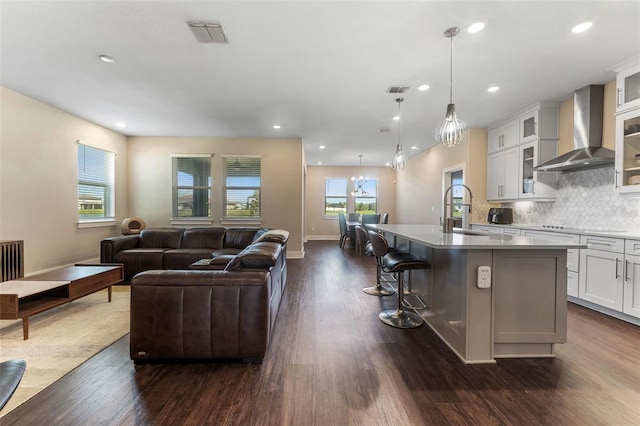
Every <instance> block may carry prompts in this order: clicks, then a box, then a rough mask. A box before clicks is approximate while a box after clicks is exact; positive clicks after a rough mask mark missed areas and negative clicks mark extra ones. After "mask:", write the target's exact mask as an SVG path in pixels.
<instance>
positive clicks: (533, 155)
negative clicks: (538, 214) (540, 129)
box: [518, 139, 558, 199]
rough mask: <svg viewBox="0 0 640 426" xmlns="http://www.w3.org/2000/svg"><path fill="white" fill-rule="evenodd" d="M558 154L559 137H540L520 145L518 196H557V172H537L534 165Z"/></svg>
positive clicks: (539, 197) (525, 197)
mask: <svg viewBox="0 0 640 426" xmlns="http://www.w3.org/2000/svg"><path fill="white" fill-rule="evenodd" d="M557 155H558V140H557V139H539V140H535V141H533V142H529V143H526V144H522V145H520V153H519V162H520V163H519V165H518V198H520V199H527V198H535V199H541V198H546V199H551V198H555V196H556V183H557V179H558V177H557V173H546V172H537V171H535V170H534V167H536V166H537V165H538V164H541V163H544V162H546V161H549V160H551V159H552V158H555V157H557Z"/></svg>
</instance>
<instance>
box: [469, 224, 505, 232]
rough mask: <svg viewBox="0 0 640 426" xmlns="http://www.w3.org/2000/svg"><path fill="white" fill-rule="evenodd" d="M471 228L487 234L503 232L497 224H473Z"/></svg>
mask: <svg viewBox="0 0 640 426" xmlns="http://www.w3.org/2000/svg"><path fill="white" fill-rule="evenodd" d="M471 229H473V230H474V231H480V232H486V233H487V234H501V233H502V231H501V229H500V228H499V227H497V226H485V225H473V226H471Z"/></svg>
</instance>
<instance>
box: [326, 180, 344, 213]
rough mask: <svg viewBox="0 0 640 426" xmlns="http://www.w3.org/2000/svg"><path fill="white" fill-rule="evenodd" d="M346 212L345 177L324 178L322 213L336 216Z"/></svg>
mask: <svg viewBox="0 0 640 426" xmlns="http://www.w3.org/2000/svg"><path fill="white" fill-rule="evenodd" d="M338 213H344V214H346V213H347V178H326V179H325V180H324V215H325V216H335V217H337V216H338Z"/></svg>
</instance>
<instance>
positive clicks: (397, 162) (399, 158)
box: [391, 144, 407, 171]
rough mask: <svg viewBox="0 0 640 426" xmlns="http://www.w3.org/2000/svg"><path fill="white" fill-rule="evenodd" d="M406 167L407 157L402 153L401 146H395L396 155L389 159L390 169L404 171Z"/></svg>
mask: <svg viewBox="0 0 640 426" xmlns="http://www.w3.org/2000/svg"><path fill="white" fill-rule="evenodd" d="M406 167H407V156H406V155H404V152H402V145H400V144H398V146H396V153H395V154H394V155H393V158H392V159H391V168H392V169H394V170H398V171H400V170H404V169H405V168H406Z"/></svg>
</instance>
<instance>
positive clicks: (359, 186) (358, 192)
mask: <svg viewBox="0 0 640 426" xmlns="http://www.w3.org/2000/svg"><path fill="white" fill-rule="evenodd" d="M358 157H360V171H361V172H362V154H360V155H358ZM351 181H352V182H353V191H351V195H352V196H354V197H363V196H365V195H367V191H365V190H364V184H365V183H366V182H367V179H365V177H364V176H362V175H360V177H355V176H351Z"/></svg>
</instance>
